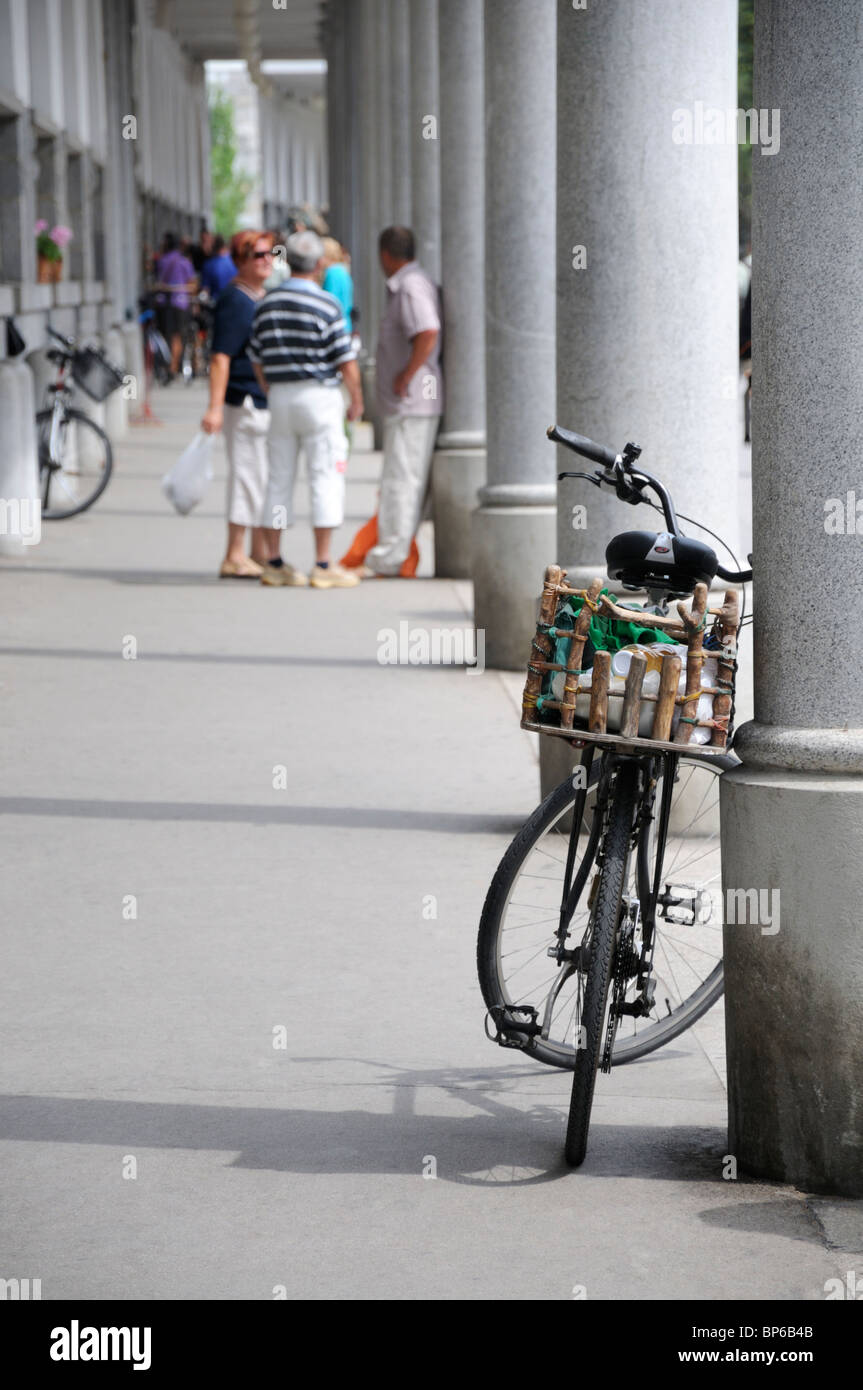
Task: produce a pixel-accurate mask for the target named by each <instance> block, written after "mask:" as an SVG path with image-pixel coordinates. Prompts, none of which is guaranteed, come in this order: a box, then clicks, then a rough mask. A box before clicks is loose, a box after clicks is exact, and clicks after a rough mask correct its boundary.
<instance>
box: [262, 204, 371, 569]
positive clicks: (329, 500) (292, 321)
mask: <svg viewBox="0 0 863 1390" xmlns="http://www.w3.org/2000/svg"><path fill="white" fill-rule="evenodd" d="M285 249H286V253H287V259H288V264H289V266H290V267H291V276H290V279H288V280H285V281H284V283H283V284H282V285H281V287H280V288H279V289H276V290H271V291H270V293H269V294H267V295H265V296H264V298H263V299H262V300H261V302H260V304H259V305H258V307H257V309H256V310H255V316H254V319H253V320H252V332H251V336H250V338H249V348H248V351H249V356H250V357H251V359H252V363H253V365H254V369H255V375H256V376H257V378H258V380H259V382H260V383H261V386H262V387H263V389H264V390H265V391H266V392H267V403H268V405H269V408H270V436H269V456H270V475H269V480H268V483H267V496H266V501H265V503H264V517H265V519H266V520H267V521H268V522H269V523H270V524H269V526H267V527H265V529H264V538H265V541H266V544H267V546H268V548H269V551H270V557H271V558H270V562H269V564H267V565H266V566H265V567H264V572H263V574H262V576H261V582H262V583H264V584H270V585H282V584H284V585H292V586H298V585H304V584H307V583H310V584H311V585H312V587H313V588H316V589H349V588H353V586H354V585H356V584H358V583H359V577H358V576H357V574H356V573H355V572H353V571H351V570H346V569H343V568H342V566H341V565H337V564H335V563H334V562H333V560H332V559H331V557H330V538H331V536H332V532H333V530H334V528H335V527H337V526H340V525H341V524H342V521H343V519H344V507H345V469H346V468H347V457H348V449H347V438H346V436H345V431H344V404H343V401H342V393H341V391H340V390H339V387H340V384H341V381H344V383H345V385H346V387H347V388H348V391H349V392H350V405H349V407H348V418H349V419H350V420H358V419H359V418H360V417H361V415H362V413H363V395H362V387H361V384H360V372H359V367H358V366H357V362H356V354H355V353H354V350H353V348H352V347H351V339H350V333H349V331H348V327H347V325H346V323H345V321H344V319H343V317H342V310H341V306H340V304H339V302H338V300H337V299H335V298H334V296H333V295H331V294H326V293H325V292H324V291H323V290H322V289H321V288H320V286H319V285H318V284H317V282H316V280H315V276H316V275H317V274H318V273H319V271H320V269H321V262H322V260H323V256H324V247H323V243H322V242H321V239H320V237H319V236H317V235H316V234H315V233H314V232H308V231H306V232H295V233H294V235H293V236H290V237H288V241H287V245H286V248H285ZM301 448H302V449H303V451H304V453H305V457H306V467H307V468H308V473H309V492H310V494H311V512H312V526H313V528H314V533H315V565H314V568H313V569H312V573H311V575H310V576H309V578H308V579H307V578H306V576H305V575H304V574H302V573H301V572H300V571H299V570H297V569H294V567H293V565H288V564H285V563H284V561H283V560H282V558H281V555H280V554H279V542H280V538H281V537H280V533H281V531H282V530H284V529H285V527H287V526H291V525H293V520H294V502H293V498H294V482H295V480H296V472H297V456H298V454H299V451H300V449H301Z"/></svg>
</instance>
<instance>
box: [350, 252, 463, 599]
mask: <svg viewBox="0 0 863 1390" xmlns="http://www.w3.org/2000/svg"><path fill="white" fill-rule="evenodd" d="M378 244H379V253H380V263H381V269H382V270H383V273H384V276H385V277H386V287H387V304H386V309H385V310H384V315H383V318H382V319H381V325H380V330H379V335H378V345H377V390H378V403H379V406H380V412H381V416H382V417H383V436H384V437H383V446H384V462H383V471H382V473H381V492H380V500H379V502H378V519H377V544H376V545H374V546H373V547H372V548H371V550H370V551H369V552H368V554H367V556H366V563H365V565H364V566H363V567H362V569H361V570H360V571H359V572H360V574H361V575H362V576H363V577H370V576H371V575H378V576H381V577H384V576H387V577H390V576H395V575H398V574H399V572H400V571H401V569H402V566H403V565H404V563H405V561H406V560H407V559H408V556H409V554H410V551H411V543H412V541H413V538H414V535H415V533H416V530H417V527H418V526H419V523H420V517H421V516H422V509H423V503H424V501H425V494H426V488H427V486H428V478H429V470H430V468H431V460H432V452H433V450H434V444H435V437H436V435H437V431H438V425H439V423H440V415H441V411H442V410H443V382H442V377H441V369H440V335H441V316H440V296H439V294H438V289H437V286H436V285H435V283H434V281H433V280H432V279H431V277H430V276H429V275H427V274H426V272H425V271H424V270H423V269H422V267H421V266H420V264H419V262H418V261H417V260H416V243H415V240H414V234H413V232H412V231H411V230H410V228H409V227H387V228H386V229H385V230H384V231H383V232H381V235H380V239H379V243H378Z"/></svg>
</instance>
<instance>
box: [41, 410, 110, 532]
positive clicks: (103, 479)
mask: <svg viewBox="0 0 863 1390" xmlns="http://www.w3.org/2000/svg"><path fill="white" fill-rule="evenodd" d="M53 419H54V412H53V410H40V411H39V413H38V415H37V416H36V444H37V451H38V458H39V491H40V495H41V498H42V516H43V518H44V519H45V520H46V521H59V520H62V519H64V518H65V517H68V516H76V515H77V514H78V513H79V512H84V511H86V510H87V508H88V507H92V505H93V503H94V502H95V501H96V498H97V497H100V496H101V494H102V493H103V492H104V491H105V488H106V487H107V486H108V481H109V479H110V477H111V469H112V467H113V461H114V460H113V454H112V452H111V441H110V440H109V438H108V436H107V434H106V433H105V431H104V430H103V429H100V427H99V426H98V425H97V424H96V423H95V421H94V420H91V419H90V417H89V416H88V415H85V414H84V412H83V411H82V410H70V409H66V410H64V411H63V413H62V415H61V416H60V418H59V422H58V425H57V430H56V435H55V439H54V444H53V450H52V441H51V432H52V425H53Z"/></svg>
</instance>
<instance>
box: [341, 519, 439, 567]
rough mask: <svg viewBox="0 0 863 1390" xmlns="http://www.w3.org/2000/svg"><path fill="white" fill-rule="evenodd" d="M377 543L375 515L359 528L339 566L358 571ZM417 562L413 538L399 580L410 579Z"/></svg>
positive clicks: (417, 549) (416, 546) (417, 548)
mask: <svg viewBox="0 0 863 1390" xmlns="http://www.w3.org/2000/svg"><path fill="white" fill-rule="evenodd" d="M377 543H378V518H377V515H375V516H373V517H372V519H371V521H367V522H366V524H365V526H361V527H360V529H359V531H357V534H356V535H355V536H354V538H353V540H352V541H351V544H350V549H349V550H347V551H346V552H345V554H344V555H343V556H342V558H341V560H339V564H340V565H344V567H345V569H349V570H355V569H359V567H360V565H362V564H365V559H366V556H367V555H368V553H369V551H370V550H371V548H372V546H373V545H377ZM419 562H420V552H419V547H418V545H417V543H416V538H414V540H412V541H411V548H410V552H409V553H408V558H407V559H406V560H405V561H404V563H403V565H402V567H401V569H400V570H399V575H400V576H401V578H402V579H412V578H413V576H414V575H415V574H416V572H417V565H418V564H419Z"/></svg>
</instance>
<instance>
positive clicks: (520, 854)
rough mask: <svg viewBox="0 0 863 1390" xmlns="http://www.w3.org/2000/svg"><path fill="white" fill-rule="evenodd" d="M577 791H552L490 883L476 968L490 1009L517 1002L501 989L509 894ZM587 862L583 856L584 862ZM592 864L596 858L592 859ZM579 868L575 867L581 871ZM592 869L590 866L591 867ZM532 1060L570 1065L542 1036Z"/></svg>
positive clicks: (565, 787) (595, 772)
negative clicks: (502, 926) (503, 929)
mask: <svg viewBox="0 0 863 1390" xmlns="http://www.w3.org/2000/svg"><path fill="white" fill-rule="evenodd" d="M600 767H601V759H600V758H594V760H593V763H592V765H591V769H590V781H589V786H595V784H596V783H597V781H598V780H599V770H600ZM575 795H576V793H575V790H574V789H573V786H572V782H571V781H570V780H567V781H566V782H561V783H560V785H559V786H557V787H555V788H554V790H553V791H551V792H549V794H548V796H547V797H546V798H545V800H544V801H542V802H541V803H540V805H539V806H537V808H536V810H535V811H534V813H533V815H532V816H530V817H529V819H528V820H526V821H525V823H524V825H523V826H522V828H521V830H520V831H519V832H518V834H517V835H516V837H515V839H514V840H513V842H512V844H511V845H510V846H509V849H508V850H507V851H506V854H505V855H504V857H503V859H502V860H501V862H500V863H499V864H498V866H497V869H496V871H495V874H494V877H493V878H492V881H491V883H490V884H489V888H488V892H487V893H486V896H485V902H484V903H483V909H482V914H481V916H480V922H479V932H478V934H477V943H476V965H477V974H478V976H479V986H480V989H481V991H482V997H483V999H484V1001H485V1006H486V1008H487V1009H489V1010H493V1009H495V1008H499V1007H500V1006H502V1005H507V1004H511V1003H513V1002H514V1001H513V1000H511V999H509V998H508V997H507V995H506V992H505V990H504V989H502V988H501V980H500V972H499V962H498V950H499V944H500V930H499V929H500V924H501V920H502V918H503V914H504V912H505V910H506V905H507V902H508V900H509V894H510V892H511V890H512V888H513V887H514V885H515V883H516V882H517V880H518V872H519V870H520V868H521V866H522V865H523V863H524V861H525V859H526V858H527V856H528V855H529V854H530V852H531V850H532V849H533V847H534V845H535V844H536V843H537V841H538V840H539V839H540V838H541V837H542V835H543V834H544V833H545V831H546V830H547V829H548V827H549V825H551V824H553V823H554V821H555V820H557V819H558V817H559V816H560V815H561V814H562V812H563V811H565V810H566V808H567V807H568V806H569V805H570V804H571V803H572V802H574V800H575ZM583 862H584V860H583V857H582V861H581V863H582V864H583ZM591 862H592V858H591ZM578 867H579V866H578V865H576V866H575V870H576V871H577V869H578ZM587 868H588V869H589V868H590V865H589V864H588V865H587ZM525 1050H526V1051H527V1052H528V1053H529V1054H530V1056H531V1057H535V1058H536V1060H537V1061H539V1062H544V1063H546V1065H548V1066H552V1067H561V1066H566V1062H565V1061H563V1060H562V1059H561V1058H560V1057H559V1056H558V1054H557V1052H556V1051H555V1050H554V1049H553V1048H552V1047H549V1045H548V1044H547V1043H545V1042H544V1041H543V1039H542V1038H540V1037H535V1038H533V1039H531V1042H530V1045H529V1046H528V1047H527V1048H526V1049H525Z"/></svg>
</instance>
